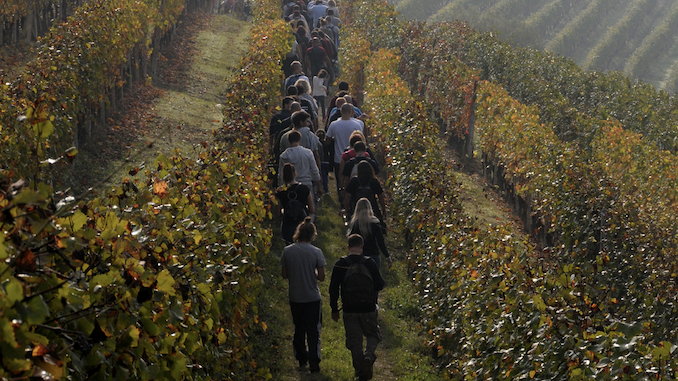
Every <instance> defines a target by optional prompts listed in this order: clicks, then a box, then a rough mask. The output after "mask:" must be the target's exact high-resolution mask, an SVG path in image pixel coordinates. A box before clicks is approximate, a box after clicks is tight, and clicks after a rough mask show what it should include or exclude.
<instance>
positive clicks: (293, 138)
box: [287, 111, 372, 168]
mask: <svg viewBox="0 0 678 381" xmlns="http://www.w3.org/2000/svg"><path fill="white" fill-rule="evenodd" d="M300 112H302V111H300ZM287 140H289V142H290V146H295V145H299V143H300V142H301V134H300V133H299V131H295V130H292V131H290V133H289V135H287ZM367 165H369V164H367ZM370 168H372V167H371V166H370Z"/></svg>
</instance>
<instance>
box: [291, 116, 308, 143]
mask: <svg viewBox="0 0 678 381" xmlns="http://www.w3.org/2000/svg"><path fill="white" fill-rule="evenodd" d="M310 118H311V116H310V115H309V114H308V113H307V112H306V111H297V112H295V113H294V114H292V125H293V126H294V128H295V129H300V128H301V127H306V126H307V123H306V122H307V121H308V120H309V119H310ZM290 143H292V140H290Z"/></svg>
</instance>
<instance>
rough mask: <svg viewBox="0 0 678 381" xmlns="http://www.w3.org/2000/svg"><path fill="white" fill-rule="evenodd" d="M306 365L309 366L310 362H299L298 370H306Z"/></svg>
mask: <svg viewBox="0 0 678 381" xmlns="http://www.w3.org/2000/svg"><path fill="white" fill-rule="evenodd" d="M306 365H308V361H299V368H297V369H298V370H304V369H306Z"/></svg>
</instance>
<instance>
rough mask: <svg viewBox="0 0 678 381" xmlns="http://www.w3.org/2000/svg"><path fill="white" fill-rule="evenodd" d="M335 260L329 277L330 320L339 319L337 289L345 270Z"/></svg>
mask: <svg viewBox="0 0 678 381" xmlns="http://www.w3.org/2000/svg"><path fill="white" fill-rule="evenodd" d="M340 261H341V260H339V261H337V262H336V263H335V264H334V267H333V268H332V277H331V278H330V308H331V309H332V320H334V321H339V289H340V287H341V280H342V279H343V275H344V273H345V271H342V269H341V268H339V266H338V264H339V262H340Z"/></svg>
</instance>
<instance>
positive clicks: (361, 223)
mask: <svg viewBox="0 0 678 381" xmlns="http://www.w3.org/2000/svg"><path fill="white" fill-rule="evenodd" d="M373 223H379V219H378V218H377V217H376V216H375V215H374V211H373V210H372V204H370V200H368V199H366V198H365V197H363V198H361V199H360V200H358V202H357V203H356V204H355V209H354V210H353V217H351V222H350V223H349V225H348V231H347V235H350V234H351V232H352V231H354V229H355V228H356V227H357V228H358V231H359V232H360V234H361V235H362V236H363V237H364V238H368V237H369V236H370V235H371V234H372V224H373Z"/></svg>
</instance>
